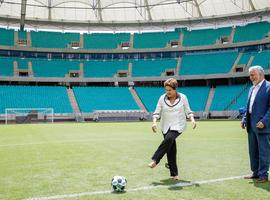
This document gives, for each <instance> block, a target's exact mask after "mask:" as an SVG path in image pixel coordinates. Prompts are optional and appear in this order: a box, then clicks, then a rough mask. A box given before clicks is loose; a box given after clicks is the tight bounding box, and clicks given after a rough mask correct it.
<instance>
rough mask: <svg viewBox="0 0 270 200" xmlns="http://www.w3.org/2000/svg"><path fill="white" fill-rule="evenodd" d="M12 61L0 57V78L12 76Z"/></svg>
mask: <svg viewBox="0 0 270 200" xmlns="http://www.w3.org/2000/svg"><path fill="white" fill-rule="evenodd" d="M13 75H14V70H13V59H12V58H4V57H3V58H2V57H0V76H13Z"/></svg>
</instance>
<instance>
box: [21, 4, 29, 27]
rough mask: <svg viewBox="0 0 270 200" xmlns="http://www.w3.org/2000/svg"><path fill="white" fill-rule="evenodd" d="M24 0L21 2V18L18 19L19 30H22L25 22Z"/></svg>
mask: <svg viewBox="0 0 270 200" xmlns="http://www.w3.org/2000/svg"><path fill="white" fill-rule="evenodd" d="M26 2H27V0H22V3H21V20H20V30H21V31H23V29H24V23H25V14H26Z"/></svg>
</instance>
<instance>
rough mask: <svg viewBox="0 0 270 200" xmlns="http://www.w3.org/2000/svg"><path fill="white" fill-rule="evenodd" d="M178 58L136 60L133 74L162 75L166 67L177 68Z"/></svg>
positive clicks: (133, 65) (138, 75)
mask: <svg viewBox="0 0 270 200" xmlns="http://www.w3.org/2000/svg"><path fill="white" fill-rule="evenodd" d="M176 65H177V60H176V59H159V60H134V61H132V76H133V77H143V76H145V77H146V76H161V73H163V72H165V71H166V69H176Z"/></svg>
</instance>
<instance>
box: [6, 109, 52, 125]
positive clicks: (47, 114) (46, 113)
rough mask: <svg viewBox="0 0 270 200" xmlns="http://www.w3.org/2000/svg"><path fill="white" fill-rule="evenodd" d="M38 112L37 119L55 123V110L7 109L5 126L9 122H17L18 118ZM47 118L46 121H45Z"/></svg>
mask: <svg viewBox="0 0 270 200" xmlns="http://www.w3.org/2000/svg"><path fill="white" fill-rule="evenodd" d="M31 111H37V119H40V121H42V120H43V121H45V120H47V121H46V122H50V123H53V122H54V109H53V108H6V109H5V124H8V121H9V120H12V121H16V117H17V116H25V117H27V115H29V112H31ZM45 118H46V119H45Z"/></svg>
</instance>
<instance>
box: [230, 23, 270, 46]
mask: <svg viewBox="0 0 270 200" xmlns="http://www.w3.org/2000/svg"><path fill="white" fill-rule="evenodd" d="M269 32H270V23H269V22H259V23H252V24H248V25H246V26H237V27H236V29H235V35H234V39H233V42H234V43H237V42H246V41H255V40H261V39H264V38H265V37H266V36H267V34H268V33H269Z"/></svg>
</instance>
